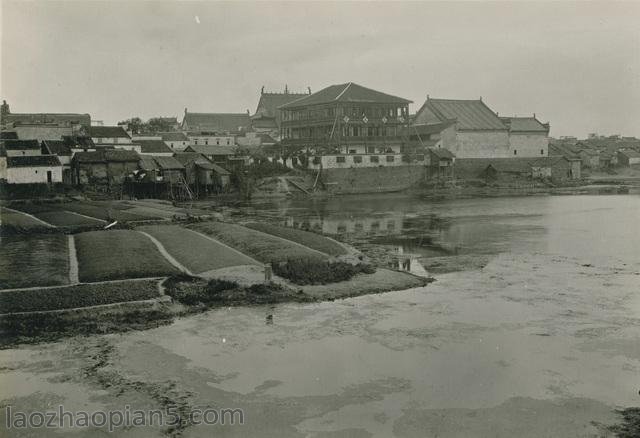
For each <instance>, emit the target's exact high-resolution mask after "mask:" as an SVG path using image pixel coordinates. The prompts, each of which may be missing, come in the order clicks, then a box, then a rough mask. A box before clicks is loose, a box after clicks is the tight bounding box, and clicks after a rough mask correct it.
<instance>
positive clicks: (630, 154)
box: [619, 149, 640, 158]
mask: <svg viewBox="0 0 640 438" xmlns="http://www.w3.org/2000/svg"><path fill="white" fill-rule="evenodd" d="M619 153H621V154H622V155H625V156H627V157H629V158H640V152H637V151H634V150H633V149H623V150H621V151H619Z"/></svg>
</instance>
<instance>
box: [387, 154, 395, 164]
mask: <svg viewBox="0 0 640 438" xmlns="http://www.w3.org/2000/svg"><path fill="white" fill-rule="evenodd" d="M395 158H396V157H394V156H393V155H387V163H393V161H394V160H395Z"/></svg>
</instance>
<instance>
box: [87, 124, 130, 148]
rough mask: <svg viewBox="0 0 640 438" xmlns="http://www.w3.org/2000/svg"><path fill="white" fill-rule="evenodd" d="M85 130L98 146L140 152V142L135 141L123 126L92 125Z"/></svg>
mask: <svg viewBox="0 0 640 438" xmlns="http://www.w3.org/2000/svg"><path fill="white" fill-rule="evenodd" d="M85 132H86V133H87V135H88V136H89V137H91V140H92V141H93V143H94V144H95V146H96V147H97V148H105V147H106V148H116V149H124V150H129V151H135V152H140V151H141V148H140V145H139V144H136V143H133V141H132V140H131V136H130V135H129V134H128V133H127V131H125V130H124V128H123V127H122V126H90V127H88V128H85Z"/></svg>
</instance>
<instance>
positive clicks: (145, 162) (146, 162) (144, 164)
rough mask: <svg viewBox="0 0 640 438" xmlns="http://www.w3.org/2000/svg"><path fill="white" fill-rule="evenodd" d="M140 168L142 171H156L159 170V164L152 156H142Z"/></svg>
mask: <svg viewBox="0 0 640 438" xmlns="http://www.w3.org/2000/svg"><path fill="white" fill-rule="evenodd" d="M138 167H140V169H142V170H147V171H149V170H156V169H157V168H158V164H157V163H156V160H154V159H153V157H152V156H150V155H140V160H139V161H138Z"/></svg>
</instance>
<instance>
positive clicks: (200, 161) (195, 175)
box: [175, 152, 231, 194]
mask: <svg viewBox="0 0 640 438" xmlns="http://www.w3.org/2000/svg"><path fill="white" fill-rule="evenodd" d="M175 159H176V160H178V161H179V162H180V163H182V164H183V165H184V167H185V171H186V177H187V183H188V184H189V185H190V186H191V187H193V188H194V190H195V192H196V194H198V193H200V192H201V191H202V192H205V193H207V192H209V191H212V192H220V191H224V190H227V188H228V187H229V183H230V176H231V172H229V171H228V170H227V169H225V168H223V167H221V166H219V165H217V164H215V163H212V162H211V160H209V159H208V158H206V157H205V156H204V155H202V154H199V153H197V152H179V153H176V154H175Z"/></svg>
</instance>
